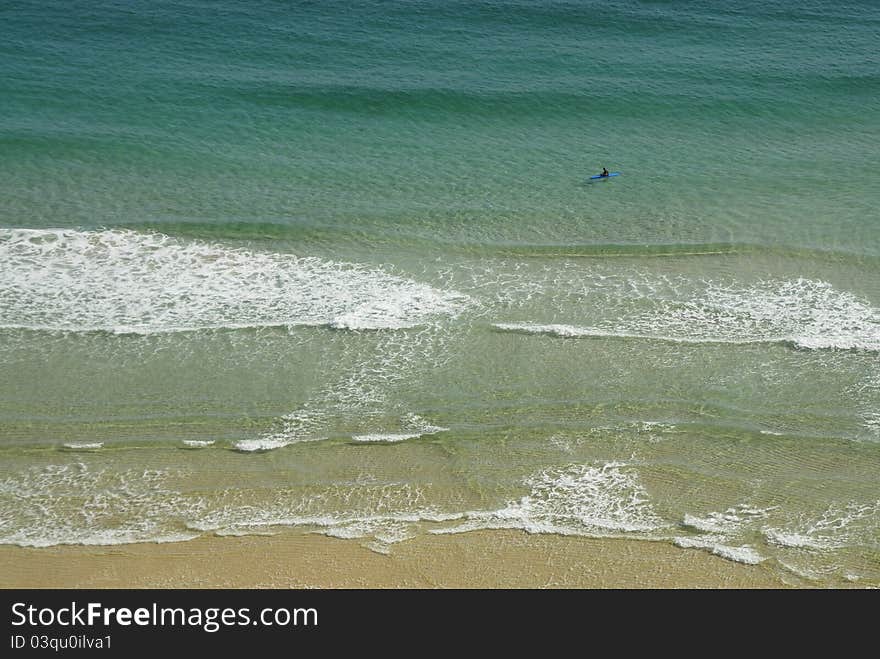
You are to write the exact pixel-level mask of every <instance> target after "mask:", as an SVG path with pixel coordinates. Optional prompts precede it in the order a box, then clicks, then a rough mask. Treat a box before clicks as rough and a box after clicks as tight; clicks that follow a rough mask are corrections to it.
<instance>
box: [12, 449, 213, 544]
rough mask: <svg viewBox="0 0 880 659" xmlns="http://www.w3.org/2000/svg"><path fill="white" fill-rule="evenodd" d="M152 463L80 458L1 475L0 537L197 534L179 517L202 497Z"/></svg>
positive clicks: (135, 538)
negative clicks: (121, 464)
mask: <svg viewBox="0 0 880 659" xmlns="http://www.w3.org/2000/svg"><path fill="white" fill-rule="evenodd" d="M169 480H170V474H168V473H167V472H165V471H155V470H134V469H129V470H124V471H111V470H108V469H96V468H94V467H90V466H87V465H85V464H60V465H50V466H47V467H42V468H31V469H27V470H24V471H22V472H21V473H18V474H15V475H14V476H10V477H8V478H6V479H4V480H2V481H0V519H2V520H4V522H5V523H4V524H3V525H2V527H0V544H15V545H20V546H27V547H49V546H53V545H64V544H79V545H114V544H127V543H132V542H179V541H183V540H190V539H192V538H195V537H197V534H195V533H193V532H192V531H189V530H187V529H186V528H185V520H186V519H188V518H190V517H196V516H197V515H198V514H200V512H201V511H202V510H203V502H202V501H201V500H200V499H197V498H190V497H186V496H183V495H182V494H181V493H180V492H177V491H175V490H174V489H173V488H171V487H170V486H169Z"/></svg>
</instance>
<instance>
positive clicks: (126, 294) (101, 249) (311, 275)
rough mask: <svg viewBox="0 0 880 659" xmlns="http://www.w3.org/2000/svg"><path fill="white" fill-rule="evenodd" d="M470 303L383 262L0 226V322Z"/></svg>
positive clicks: (346, 322)
mask: <svg viewBox="0 0 880 659" xmlns="http://www.w3.org/2000/svg"><path fill="white" fill-rule="evenodd" d="M467 303H468V299H467V298H466V296H464V295H461V294H459V293H457V292H455V291H441V290H438V289H435V288H432V287H431V286H428V285H425V284H421V283H418V282H415V281H412V280H409V279H406V278H403V277H400V276H397V275H394V274H390V273H388V272H386V271H385V270H383V269H380V268H376V267H367V266H362V265H356V264H347V263H337V262H333V261H327V260H322V259H318V258H312V257H297V256H293V255H289V254H275V253H264V252H253V251H248V250H244V249H232V248H228V247H224V246H221V245H216V244H210V243H204V242H198V241H183V240H178V239H175V238H171V237H168V236H165V235H161V234H156V233H138V232H134V231H127V230H108V231H75V230H66V229H56V230H31V229H0V314H2V315H0V326H2V327H21V328H29V329H47V330H68V331H88V330H104V331H110V332H118V333H130V332H135V333H153V332H170V331H184V330H195V329H205V328H239V327H259V326H294V325H326V326H329V327H335V328H342V329H355V330H363V329H372V330H378V329H400V328H407V327H414V326H417V325H421V324H424V323H427V322H430V321H432V320H433V319H435V318H437V317H440V316H446V315H450V314H456V313H458V312H459V311H461V310H462V309H463V308H464V307H465V306H466V305H467Z"/></svg>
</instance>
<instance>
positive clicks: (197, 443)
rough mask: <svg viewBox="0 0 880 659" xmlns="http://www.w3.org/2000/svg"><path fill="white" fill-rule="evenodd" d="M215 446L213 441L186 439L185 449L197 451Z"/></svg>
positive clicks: (184, 442)
mask: <svg viewBox="0 0 880 659" xmlns="http://www.w3.org/2000/svg"><path fill="white" fill-rule="evenodd" d="M213 445H214V440H213V439H184V440H183V446H184V447H185V448H191V449H197V448H208V447H209V446H213Z"/></svg>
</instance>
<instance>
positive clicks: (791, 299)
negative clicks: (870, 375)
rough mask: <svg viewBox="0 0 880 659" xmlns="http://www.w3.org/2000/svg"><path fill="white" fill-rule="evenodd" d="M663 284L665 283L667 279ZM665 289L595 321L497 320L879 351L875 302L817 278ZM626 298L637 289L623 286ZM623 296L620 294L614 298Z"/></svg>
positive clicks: (544, 327) (569, 334)
mask: <svg viewBox="0 0 880 659" xmlns="http://www.w3.org/2000/svg"><path fill="white" fill-rule="evenodd" d="M667 288H668V287H667ZM690 289H691V290H689V291H687V290H685V291H683V290H681V287H673V288H671V289H668V290H665V291H664V295H662V296H658V297H656V298H654V299H650V300H649V301H648V302H649V305H650V307H649V309H648V310H645V309H644V308H642V307H633V308H632V309H629V310H627V309H626V306H625V305H624V307H623V308H622V310H621V311H620V312H619V313H618V314H615V315H614V317H613V318H610V319H608V320H605V321H604V322H600V323H597V324H593V325H588V326H583V325H577V324H561V323H553V324H543V323H534V322H523V321H520V322H501V323H494V324H493V326H494V327H495V328H496V329H499V330H502V331H511V332H521V333H527V334H546V335H549V336H556V337H562V338H587V337H597V338H598V337H619V338H635V339H652V340H664V341H675V342H681V343H740V344H742V343H766V342H772V343H789V344H792V345H795V346H797V347H799V348H804V349H811V350H814V349H829V348H836V349H842V350H866V351H880V310H878V309H876V308H874V307H872V306H871V305H870V304H869V303H868V302H867V301H865V300H862V299H860V298H858V297H856V296H855V295H852V294H851V293H848V292H845V291H838V290H837V289H835V288H834V287H833V286H832V285H831V284H829V283H827V282H822V281H813V280H808V279H797V280H792V281H766V282H760V283H758V284H755V285H753V286H750V287H747V288H743V287H738V286H734V285H722V284H718V283H713V282H693V283H692V285H691V287H690ZM618 294H619V295H620V296H621V300H623V301H624V302H625V301H626V300H628V299H630V295H634V297H632V298H631V301H635V300H640V301H641V304H642V305H644V297H643V295H642V292H641V291H639V290H638V289H635V291H634V293H631V292H630V291H627V290H620V291H619V292H618ZM618 301H620V300H618Z"/></svg>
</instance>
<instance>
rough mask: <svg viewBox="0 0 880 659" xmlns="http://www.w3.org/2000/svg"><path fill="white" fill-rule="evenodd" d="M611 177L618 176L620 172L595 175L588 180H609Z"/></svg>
mask: <svg viewBox="0 0 880 659" xmlns="http://www.w3.org/2000/svg"><path fill="white" fill-rule="evenodd" d="M612 176H620V172H611V173H610V174H596V175H595V176H591V177H590V178H611V177H612Z"/></svg>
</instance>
